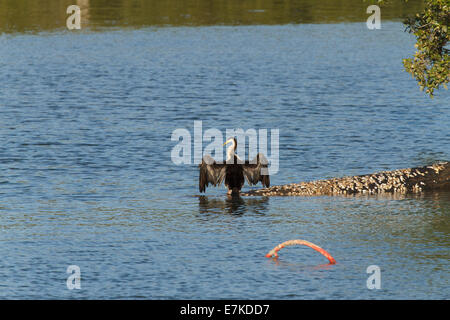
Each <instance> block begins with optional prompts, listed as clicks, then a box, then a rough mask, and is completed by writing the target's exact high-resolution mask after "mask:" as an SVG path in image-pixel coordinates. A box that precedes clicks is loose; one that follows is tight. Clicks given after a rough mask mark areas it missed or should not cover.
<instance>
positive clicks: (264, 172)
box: [243, 153, 270, 188]
mask: <svg viewBox="0 0 450 320" xmlns="http://www.w3.org/2000/svg"><path fill="white" fill-rule="evenodd" d="M268 163H269V161H267V158H266V157H265V156H264V155H263V154H262V153H258V154H257V155H256V157H255V158H254V159H253V160H252V161H251V162H249V161H245V164H244V165H243V169H244V176H245V179H247V182H248V183H249V184H250V185H255V184H257V183H258V182H261V184H262V185H263V187H266V188H268V187H270V177H269V168H268Z"/></svg>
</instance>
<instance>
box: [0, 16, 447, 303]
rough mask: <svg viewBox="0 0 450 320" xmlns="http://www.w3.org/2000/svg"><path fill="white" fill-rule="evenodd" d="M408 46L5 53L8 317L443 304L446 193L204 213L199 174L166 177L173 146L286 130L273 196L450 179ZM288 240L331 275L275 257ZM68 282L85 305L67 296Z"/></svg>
mask: <svg viewBox="0 0 450 320" xmlns="http://www.w3.org/2000/svg"><path fill="white" fill-rule="evenodd" d="M403 29H404V27H403V25H402V24H400V23H388V22H386V23H384V24H383V26H382V29H381V30H375V31H371V30H368V29H367V28H366V25H365V23H353V24H345V23H344V24H327V25H325V24H322V25H308V24H305V25H285V26H248V27H244V26H240V27H191V28H190V27H179V28H144V29H138V30H113V31H104V32H98V33H90V32H88V31H82V32H81V33H70V32H68V31H67V32H56V33H41V34H37V35H21V34H12V35H3V36H0V70H1V72H0V83H1V87H0V137H1V141H2V143H1V144H0V168H1V171H0V228H1V232H0V256H1V262H0V297H1V298H62V299H66V298H89V299H93V298H100V299H103V298H107V299H111V298H114V299H117V298H148V299H159V298H164V299H191V298H192V299H216V298H250V299H344V298H346V299H399V298H412V299H424V298H431V299H442V298H449V267H448V262H449V257H450V254H449V252H450V251H449V247H450V237H449V232H450V226H449V214H450V195H449V194H448V193H445V192H441V193H433V194H426V195H421V196H408V197H402V196H396V197H393V196H370V197H365V196H364V197H273V198H242V199H227V197H226V196H225V192H226V190H225V189H224V187H221V188H218V189H214V188H209V189H207V193H206V195H205V196H201V197H200V196H199V192H198V189H197V188H198V187H197V183H198V171H197V168H196V166H195V165H180V166H176V165H174V164H173V163H172V161H171V157H170V155H171V150H172V148H173V147H174V146H175V145H176V142H174V141H171V135H172V132H173V131H174V130H175V129H178V128H185V129H187V130H189V131H190V132H191V134H193V126H194V120H202V121H203V129H204V130H206V129H209V128H217V129H219V130H221V131H223V132H225V130H226V129H229V128H230V129H232V128H239V127H240V128H244V129H249V128H255V129H261V128H267V129H269V132H270V129H279V130H280V139H279V143H280V152H279V162H280V167H279V171H278V173H277V174H275V175H273V176H272V177H271V179H272V184H284V183H291V182H300V181H305V180H312V179H319V178H326V177H334V176H343V175H353V174H364V173H370V172H374V171H379V170H390V169H395V168H404V167H410V166H416V165H424V164H427V163H430V162H432V161H434V160H441V159H449V158H450V157H449V156H450V135H449V128H450V106H449V103H448V102H449V93H448V91H447V92H446V91H444V90H442V91H440V92H439V93H438V94H437V95H436V97H435V98H434V99H433V100H430V99H429V98H428V97H426V95H425V94H424V93H422V92H420V91H419V90H418V87H417V85H416V83H415V81H414V80H413V79H411V77H410V76H409V74H407V73H406V72H404V71H403V66H402V61H401V59H402V58H406V57H408V56H411V55H412V53H413V49H414V47H413V45H414V39H413V38H412V37H411V36H410V35H408V34H406V33H404V32H403ZM224 138H225V137H224ZM245 189H246V190H248V187H245ZM289 239H305V240H308V241H311V242H313V243H316V244H318V245H319V246H321V247H323V248H324V249H326V250H328V251H329V252H330V253H331V254H332V255H333V257H334V258H335V259H336V260H337V264H336V265H326V263H327V260H326V259H325V258H324V257H323V256H321V255H320V254H319V253H317V252H315V251H313V250H312V249H310V248H307V247H290V248H286V249H283V250H282V251H281V252H280V255H281V256H280V259H279V260H278V261H273V260H270V259H267V258H265V257H264V255H265V254H266V253H267V252H268V251H269V250H270V249H272V248H273V247H274V246H275V245H277V244H279V243H280V242H283V241H285V240H289ZM69 265H78V266H79V267H80V268H81V286H82V288H81V290H68V289H67V287H66V279H67V277H68V274H67V273H66V269H67V267H68V266H69ZM370 265H378V266H379V267H380V268H381V281H382V282H381V283H382V284H381V286H382V287H381V289H380V290H369V289H367V286H366V280H367V278H368V277H369V274H367V273H366V269H367V267H368V266H370Z"/></svg>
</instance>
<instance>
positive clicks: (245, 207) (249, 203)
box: [198, 195, 269, 215]
mask: <svg viewBox="0 0 450 320" xmlns="http://www.w3.org/2000/svg"><path fill="white" fill-rule="evenodd" d="M268 203H269V198H268V197H261V198H252V199H244V198H242V197H241V196H239V195H234V196H229V195H228V196H226V198H224V199H218V198H209V197H207V196H199V197H198V207H199V213H200V214H211V213H225V214H232V215H243V214H244V213H247V212H253V213H256V214H264V213H266V212H267V209H268Z"/></svg>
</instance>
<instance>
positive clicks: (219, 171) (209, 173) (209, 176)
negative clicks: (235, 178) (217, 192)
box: [198, 155, 226, 192]
mask: <svg viewBox="0 0 450 320" xmlns="http://www.w3.org/2000/svg"><path fill="white" fill-rule="evenodd" d="M199 168H200V176H199V179H198V189H199V191H200V192H205V189H206V187H207V186H208V185H209V184H210V183H211V184H212V185H214V186H217V185H220V184H221V183H222V181H223V179H224V178H225V171H226V170H225V163H216V161H215V160H214V159H213V158H211V157H210V156H208V155H206V156H204V157H203V159H202V163H201V164H200V165H199Z"/></svg>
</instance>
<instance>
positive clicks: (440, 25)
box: [403, 0, 450, 97]
mask: <svg viewBox="0 0 450 320" xmlns="http://www.w3.org/2000/svg"><path fill="white" fill-rule="evenodd" d="M449 7H450V1H449V0H425V8H424V10H423V11H422V12H421V13H417V14H416V15H415V16H414V17H412V18H408V19H406V20H405V21H404V24H405V25H406V30H407V31H409V32H410V33H413V34H414V35H415V36H416V38H417V42H416V44H415V47H416V48H417V51H416V52H415V54H414V57H413V58H409V59H403V65H404V67H405V69H406V71H408V72H409V73H410V74H411V75H412V76H413V77H414V78H415V79H416V80H417V82H418V84H419V86H420V89H421V90H424V89H425V92H426V93H428V94H429V95H430V97H433V94H434V90H435V89H437V88H439V86H440V85H442V86H443V87H444V88H445V89H447V85H446V84H447V83H448V82H449V80H450V71H449V70H450V55H449V53H450V50H449V49H448V48H446V46H447V43H448V41H449V34H448V28H449V22H450V12H449Z"/></svg>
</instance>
